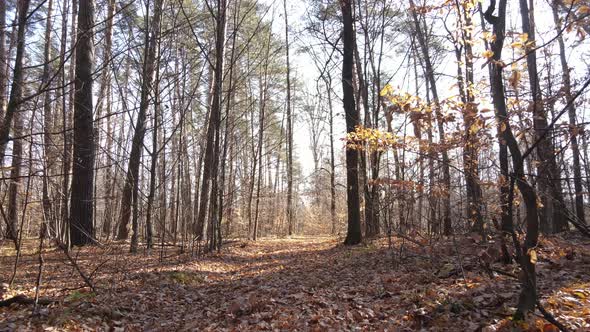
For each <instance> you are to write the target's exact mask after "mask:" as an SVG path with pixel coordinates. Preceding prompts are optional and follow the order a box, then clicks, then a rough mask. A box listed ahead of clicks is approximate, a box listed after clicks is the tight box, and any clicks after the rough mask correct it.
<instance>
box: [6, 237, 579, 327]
mask: <svg viewBox="0 0 590 332" xmlns="http://www.w3.org/2000/svg"><path fill="white" fill-rule="evenodd" d="M400 244H401V243H396V245H395V246H394V247H395V250H390V249H388V248H387V245H386V242H385V241H383V242H378V243H372V244H370V245H365V246H358V247H354V248H348V247H343V246H341V245H340V240H338V239H334V238H326V237H324V238H321V237H316V238H293V239H289V240H262V241H258V242H242V241H236V242H233V243H231V244H230V245H228V246H226V247H225V248H224V249H223V250H222V252H221V253H215V254H212V255H208V256H206V257H204V258H201V259H194V258H191V257H190V255H188V254H184V255H178V254H177V253H175V252H174V251H172V250H171V249H169V250H168V252H166V253H164V256H166V257H167V258H165V259H164V261H163V262H160V261H159V254H158V252H153V253H152V254H151V255H149V256H148V255H146V254H143V255H136V256H131V255H129V254H127V252H126V250H127V247H126V246H123V245H120V246H114V245H111V246H109V247H106V248H85V249H83V250H82V251H81V252H79V253H76V254H77V259H78V260H79V261H80V265H81V266H82V267H83V270H84V271H86V272H87V273H88V274H92V277H93V280H94V282H95V284H96V286H97V287H98V289H99V292H98V294H97V295H95V294H93V293H89V292H87V291H86V290H85V289H83V288H82V289H75V288H79V287H81V286H82V283H81V282H80V278H79V277H78V276H77V275H76V273H75V271H74V270H73V269H72V268H71V266H68V265H67V264H66V263H65V262H64V259H63V257H62V256H63V254H62V255H60V253H59V252H58V251H55V250H50V251H48V252H47V253H46V254H45V256H46V261H47V263H46V268H45V275H46V277H45V279H44V286H43V289H42V294H43V295H44V296H48V297H54V298H58V299H60V300H61V303H59V304H58V305H53V306H51V307H48V308H43V309H42V310H41V312H40V314H39V315H37V316H31V307H30V306H13V307H10V308H0V330H3V329H6V330H13V329H19V328H20V329H23V330H27V329H34V328H36V329H45V328H47V329H49V330H51V328H57V329H58V330H63V329H66V330H80V329H82V330H85V329H87V330H97V329H99V330H101V329H102V330H122V329H125V330H132V331H133V330H146V331H148V330H149V331H173V330H185V331H197V330H198V331H207V330H210V331H223V330H227V331H234V330H235V331H243V330H300V331H330V330H333V331H341V330H345V331H352V330H371V331H373V330H386V329H387V330H389V331H392V330H393V331H398V330H417V329H421V328H427V329H429V330H441V331H448V330H453V331H458V330H462V331H473V330H477V329H480V328H484V327H489V326H492V325H494V324H496V325H498V322H501V321H502V320H503V319H505V318H506V317H508V316H509V315H510V314H511V312H512V306H513V305H514V302H515V299H516V295H517V291H518V284H517V283H516V282H515V281H514V280H511V279H510V278H507V277H503V276H494V277H489V276H486V275H485V274H484V273H482V271H481V268H480V266H479V265H478V260H477V256H476V255H474V253H477V252H478V251H479V250H480V249H481V248H480V247H478V246H477V245H475V244H472V245H471V247H469V248H465V246H467V245H468V244H465V243H463V244H461V245H462V246H463V249H461V256H462V260H461V262H462V267H463V271H465V279H464V278H463V274H462V273H461V269H460V266H459V264H458V262H459V261H458V259H457V256H456V255H455V254H454V253H455V251H454V250H453V248H451V247H449V246H448V245H443V244H441V245H440V246H438V247H437V248H436V250H432V251H429V250H426V247H425V246H415V245H412V246H409V245H408V243H406V244H404V250H403V252H402V254H401V256H400V251H399V245H400ZM583 249H584V250H585V251H580V252H579V253H578V254H577V255H578V256H577V257H578V258H579V259H580V260H578V261H575V260H572V261H568V260H567V259H566V258H564V259H563V260H558V259H554V260H553V261H551V264H554V265H555V264H558V265H559V266H558V267H559V268H560V269H559V270H557V271H558V272H556V273H548V272H550V271H551V267H550V264H549V263H544V262H541V263H539V264H540V265H541V267H542V268H540V274H541V275H540V278H541V280H542V284H541V287H540V288H541V294H544V295H545V296H549V295H552V296H553V295H554V296H555V298H549V301H548V302H549V304H548V307H549V308H550V309H553V308H551V307H552V304H551V303H555V307H556V308H562V307H564V305H563V303H564V301H566V302H567V301H569V302H567V303H566V304H567V305H566V307H565V309H563V310H561V309H560V310H558V311H557V313H558V316H559V315H563V316H560V317H562V319H567V320H569V321H570V322H572V323H575V324H580V326H582V327H583V326H584V324H588V326H589V327H590V321H585V320H584V319H585V318H584V317H583V316H582V318H579V317H577V316H579V315H581V314H584V313H588V314H589V315H588V317H590V292H587V290H588V289H590V287H588V286H590V277H589V276H588V275H587V274H584V273H581V272H577V271H584V269H586V271H588V270H587V269H588V268H590V260H588V261H586V260H584V259H586V258H585V257H590V256H584V255H586V254H587V248H585V247H584V248H583ZM400 257H401V259H402V260H401V261H400ZM547 257H549V255H547ZM11 259H13V257H10V256H8V257H6V256H5V257H2V259H1V260H0V262H1V263H2V265H1V266H2V271H1V274H0V277H2V280H6V276H7V273H6V272H7V271H5V270H6V269H5V267H6V266H9V265H10V262H11ZM12 261H13V260H12ZM36 267H37V266H36V256H35V255H25V257H23V262H22V267H21V268H20V269H19V271H20V272H19V274H18V275H17V283H16V286H15V287H14V289H12V290H10V292H11V294H17V293H18V294H22V293H24V294H27V295H29V296H30V295H32V287H31V286H34V280H35V273H36ZM562 269H563V270H567V269H571V270H569V271H568V272H567V273H565V272H564V273H562V272H561V271H562ZM554 270H555V269H554ZM92 271H96V272H94V273H93V272H92ZM549 288H556V289H557V290H556V291H553V292H549V291H548V289H549ZM559 292H561V296H558V295H559V294H560V293H559ZM9 295H10V294H4V296H3V297H4V298H6V297H7V296H9ZM564 299H565V300H564ZM551 301H553V302H551ZM584 310H586V311H584ZM571 312H578V313H579V314H578V315H576V317H574V316H566V315H569V314H571ZM574 320H575V321H574Z"/></svg>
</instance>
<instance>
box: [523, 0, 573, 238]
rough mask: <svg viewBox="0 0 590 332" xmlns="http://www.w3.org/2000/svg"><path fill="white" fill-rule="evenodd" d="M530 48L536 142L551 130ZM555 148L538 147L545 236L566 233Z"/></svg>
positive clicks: (529, 24)
mask: <svg viewBox="0 0 590 332" xmlns="http://www.w3.org/2000/svg"><path fill="white" fill-rule="evenodd" d="M532 4H533V3H532V2H531V11H530V12H529V6H528V4H527V0H520V15H521V18H522V32H523V33H526V34H527V35H528V39H527V41H526V42H527V44H528V43H532V44H533V45H534V44H535V30H534V28H535V26H534V22H533V20H532V19H531V18H532V17H534V16H533V15H534V14H533V13H534V9H533V7H532ZM526 48H527V58H526V59H527V69H528V74H529V85H530V89H531V97H532V105H531V107H532V114H533V125H534V128H535V137H536V139H539V138H542V137H543V135H545V132H546V131H547V130H549V129H548V126H549V125H548V123H547V111H546V109H545V107H544V105H543V95H542V92H541V86H540V84H539V77H538V74H537V55H536V52H535V50H534V49H532V50H529V49H528V47H526ZM554 150H555V147H554V146H553V143H552V142H551V137H550V135H546V136H545V138H542V139H541V140H540V142H539V144H538V145H537V156H538V158H539V164H538V166H537V173H538V176H539V179H538V181H537V184H538V187H539V191H540V196H541V202H542V203H543V207H542V208H541V210H540V214H539V217H540V225H541V230H542V231H543V232H545V233H553V232H561V231H563V230H566V229H567V219H566V218H567V217H566V216H567V211H566V207H565V203H564V201H563V193H562V189H561V182H560V181H561V180H560V178H561V176H560V174H559V168H558V167H557V163H556V160H555V153H554Z"/></svg>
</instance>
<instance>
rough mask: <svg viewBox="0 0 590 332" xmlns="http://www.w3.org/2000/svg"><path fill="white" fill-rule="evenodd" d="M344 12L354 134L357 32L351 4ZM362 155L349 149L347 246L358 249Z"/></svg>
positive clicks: (345, 73)
mask: <svg viewBox="0 0 590 332" xmlns="http://www.w3.org/2000/svg"><path fill="white" fill-rule="evenodd" d="M340 9H341V10H342V20H343V29H342V41H343V44H344V52H343V53H344V56H343V59H342V92H343V97H344V99H343V104H344V116H345V118H346V132H347V133H352V132H354V131H355V127H356V126H358V125H359V113H358V111H357V109H356V106H355V100H354V87H353V82H352V79H353V62H354V29H353V20H352V6H351V0H342V1H341V2H340ZM358 162H359V152H358V151H357V150H355V149H350V148H347V149H346V183H347V186H346V196H347V205H348V230H347V233H346V239H345V240H344V244H346V245H355V244H358V243H360V242H361V240H362V233H361V215H360V202H359V178H358V176H359V174H358Z"/></svg>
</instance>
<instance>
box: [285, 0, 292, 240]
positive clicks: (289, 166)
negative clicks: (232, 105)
mask: <svg viewBox="0 0 590 332" xmlns="http://www.w3.org/2000/svg"><path fill="white" fill-rule="evenodd" d="M283 9H284V15H285V49H286V54H287V130H286V132H287V225H288V235H289V236H291V235H293V220H294V217H295V210H294V208H293V115H292V113H291V66H290V57H289V56H290V54H289V16H288V13H287V0H283Z"/></svg>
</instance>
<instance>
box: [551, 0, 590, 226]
mask: <svg viewBox="0 0 590 332" xmlns="http://www.w3.org/2000/svg"><path fill="white" fill-rule="evenodd" d="M558 1H559V0H553V2H552V3H551V9H552V11H553V22H554V23H555V30H556V32H557V33H558V35H557V43H558V45H559V61H560V63H561V72H562V77H563V83H562V84H563V92H564V94H565V101H566V103H567V104H568V105H569V106H568V110H567V113H568V116H569V125H570V143H571V144H570V146H571V149H572V159H573V165H572V168H573V171H574V190H575V193H574V197H575V207H576V217H577V218H578V220H579V221H580V222H582V223H584V224H585V223H586V218H585V212H584V189H583V187H582V167H581V166H580V147H579V144H578V134H579V133H580V128H579V127H578V126H577V125H576V122H577V121H576V105H575V103H573V100H572V98H573V97H572V83H571V77H570V67H569V65H568V63H567V59H566V55H565V43H564V40H563V36H562V34H561V33H560V31H561V30H562V27H561V21H560V19H559V15H558V10H557V6H558Z"/></svg>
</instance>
